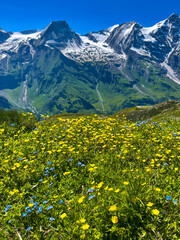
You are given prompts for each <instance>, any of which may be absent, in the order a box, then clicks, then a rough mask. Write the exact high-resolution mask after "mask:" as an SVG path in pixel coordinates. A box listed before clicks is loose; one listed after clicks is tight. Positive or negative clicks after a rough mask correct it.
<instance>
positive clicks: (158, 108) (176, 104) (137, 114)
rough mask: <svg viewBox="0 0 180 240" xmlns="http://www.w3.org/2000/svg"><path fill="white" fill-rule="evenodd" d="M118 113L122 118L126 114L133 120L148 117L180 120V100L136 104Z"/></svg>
mask: <svg viewBox="0 0 180 240" xmlns="http://www.w3.org/2000/svg"><path fill="white" fill-rule="evenodd" d="M117 115H118V116H119V117H120V118H122V116H123V115H124V116H126V117H127V119H129V120H133V121H139V120H141V121H142V120H146V119H148V118H152V119H156V120H157V119H159V120H160V119H163V118H164V119H165V118H171V119H174V120H175V119H176V120H180V101H176V100H169V101H167V102H162V103H159V104H155V105H153V106H136V107H132V108H126V109H123V110H121V111H119V112H118V113H117Z"/></svg>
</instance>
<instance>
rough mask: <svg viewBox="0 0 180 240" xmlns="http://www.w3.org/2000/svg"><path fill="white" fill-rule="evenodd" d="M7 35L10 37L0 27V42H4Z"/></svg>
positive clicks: (8, 35)
mask: <svg viewBox="0 0 180 240" xmlns="http://www.w3.org/2000/svg"><path fill="white" fill-rule="evenodd" d="M9 37H10V34H9V33H7V32H5V31H4V30H3V29H1V28H0V43H3V42H5V41H6V40H7V39H8V38H9Z"/></svg>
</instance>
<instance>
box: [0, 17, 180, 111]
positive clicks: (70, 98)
mask: <svg viewBox="0 0 180 240" xmlns="http://www.w3.org/2000/svg"><path fill="white" fill-rule="evenodd" d="M0 96H1V98H5V99H6V100H8V101H9V103H10V104H12V105H13V106H14V107H17V108H23V109H27V110H31V111H34V112H44V111H45V112H48V113H58V112H70V111H72V112H78V111H85V112H89V111H90V112H105V113H112V112H114V111H118V110H119V109H121V108H123V107H127V106H132V105H133V104H135V105H137V103H138V104H142V105H145V104H148V103H156V102H159V101H164V100H168V99H178V98H180V16H179V15H176V14H172V15H171V16H170V17H169V18H167V19H165V20H164V21H161V22H159V23H157V24H155V25H154V26H153V27H149V28H144V27H143V26H141V25H140V24H138V23H136V22H134V21H132V22H129V23H124V24H121V25H119V24H118V25H114V26H112V27H110V28H108V29H105V30H102V31H99V32H90V33H88V34H85V35H84V36H82V35H80V34H77V33H75V32H74V31H73V30H72V29H71V28H70V27H69V25H68V24H67V23H66V22H65V21H57V22H52V23H51V24H50V25H49V26H48V27H47V28H46V29H44V30H43V31H40V30H28V31H22V32H16V33H13V32H6V31H4V30H2V29H0ZM128 104H129V105H128Z"/></svg>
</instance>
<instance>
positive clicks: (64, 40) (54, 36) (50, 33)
mask: <svg viewBox="0 0 180 240" xmlns="http://www.w3.org/2000/svg"><path fill="white" fill-rule="evenodd" d="M47 41H49V42H48V44H50V45H52V46H57V47H59V48H62V49H63V48H65V47H66V46H67V44H68V42H74V43H75V44H77V46H79V45H81V42H82V41H81V38H80V37H79V36H78V34H76V33H75V32H74V31H73V30H71V29H70V27H69V25H68V24H67V23H66V22H65V21H57V22H52V23H51V24H50V25H49V26H48V27H47V28H46V29H45V30H44V31H42V32H41V37H40V39H38V40H37V45H41V44H43V43H45V42H47Z"/></svg>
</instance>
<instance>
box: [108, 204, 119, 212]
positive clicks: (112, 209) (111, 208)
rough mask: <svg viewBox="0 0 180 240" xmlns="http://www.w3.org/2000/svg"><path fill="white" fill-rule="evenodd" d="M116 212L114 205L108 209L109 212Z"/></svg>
mask: <svg viewBox="0 0 180 240" xmlns="http://www.w3.org/2000/svg"><path fill="white" fill-rule="evenodd" d="M116 210H117V207H116V205H112V206H111V207H110V208H109V211H116Z"/></svg>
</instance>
